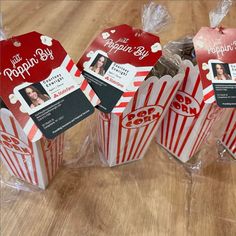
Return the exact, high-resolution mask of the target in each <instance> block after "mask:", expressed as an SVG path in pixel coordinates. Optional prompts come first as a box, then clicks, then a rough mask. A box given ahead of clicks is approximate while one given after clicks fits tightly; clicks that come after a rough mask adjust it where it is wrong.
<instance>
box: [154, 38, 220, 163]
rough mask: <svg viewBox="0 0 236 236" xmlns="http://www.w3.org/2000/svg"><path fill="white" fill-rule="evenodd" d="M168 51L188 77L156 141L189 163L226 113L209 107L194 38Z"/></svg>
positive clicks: (158, 132)
mask: <svg viewBox="0 0 236 236" xmlns="http://www.w3.org/2000/svg"><path fill="white" fill-rule="evenodd" d="M165 50H166V51H169V52H171V53H173V54H175V55H178V56H179V57H181V59H182V63H181V67H182V69H183V70H185V71H186V76H185V78H184V80H183V83H182V85H181V86H180V88H179V90H178V92H177V93H176V96H175V98H174V100H173V101H172V103H171V105H170V109H169V110H168V112H167V114H166V116H165V118H164V120H163V121H162V124H161V126H160V127H159V129H158V131H157V134H156V141H157V142H158V143H159V144H160V145H161V146H162V147H164V148H165V149H166V150H167V151H168V152H170V153H171V154H172V155H174V156H175V157H176V158H177V159H178V160H180V161H182V162H187V161H189V159H190V158H191V157H193V156H194V154H195V153H197V151H198V150H199V149H200V147H201V144H202V143H203V142H204V140H205V139H206V137H207V135H208V134H209V132H211V130H212V128H213V125H214V123H215V121H216V120H217V118H220V117H221V115H222V112H223V109H221V108H219V107H218V106H217V105H216V104H206V103H205V102H204V99H203V89H202V84H201V79H200V76H199V69H198V66H197V65H196V58H195V54H194V47H193V43H192V38H191V37H186V38H184V39H182V40H179V41H176V42H174V41H173V42H170V43H169V44H167V45H166V46H165Z"/></svg>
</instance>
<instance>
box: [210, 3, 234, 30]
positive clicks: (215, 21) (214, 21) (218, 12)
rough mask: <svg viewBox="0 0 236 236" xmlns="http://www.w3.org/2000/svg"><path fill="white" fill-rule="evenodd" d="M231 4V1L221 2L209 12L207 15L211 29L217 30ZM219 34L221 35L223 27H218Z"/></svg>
mask: <svg viewBox="0 0 236 236" xmlns="http://www.w3.org/2000/svg"><path fill="white" fill-rule="evenodd" d="M232 4H233V1H232V0H221V1H219V3H218V4H217V6H216V8H215V9H213V10H211V11H210V13H209V19H210V26H211V28H217V27H218V26H219V24H220V23H221V21H222V20H223V18H224V17H225V16H226V15H227V14H228V12H229V9H230V7H231V5H232ZM218 29H219V32H220V33H222V34H223V29H224V28H223V27H219V28H218Z"/></svg>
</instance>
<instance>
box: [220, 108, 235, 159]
mask: <svg viewBox="0 0 236 236" xmlns="http://www.w3.org/2000/svg"><path fill="white" fill-rule="evenodd" d="M221 142H222V144H223V145H224V146H225V148H226V149H227V150H228V151H229V153H230V154H231V155H232V156H233V157H234V158H235V159H236V110H235V109H232V111H230V116H229V117H228V119H227V120H226V122H225V127H224V134H223V136H222V137H221Z"/></svg>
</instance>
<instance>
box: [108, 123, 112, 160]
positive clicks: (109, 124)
mask: <svg viewBox="0 0 236 236" xmlns="http://www.w3.org/2000/svg"><path fill="white" fill-rule="evenodd" d="M107 126H108V128H107V133H108V134H107V158H108V157H109V147H110V126H111V122H110V121H109V120H108V122H107Z"/></svg>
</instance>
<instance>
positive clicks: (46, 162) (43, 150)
mask: <svg viewBox="0 0 236 236" xmlns="http://www.w3.org/2000/svg"><path fill="white" fill-rule="evenodd" d="M40 145H41V149H42V153H43V159H44V163H45V167H46V173H47V178H48V181H50V179H51V178H50V172H49V168H48V160H47V155H46V152H45V148H44V146H43V140H42V139H41V140H40Z"/></svg>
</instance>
